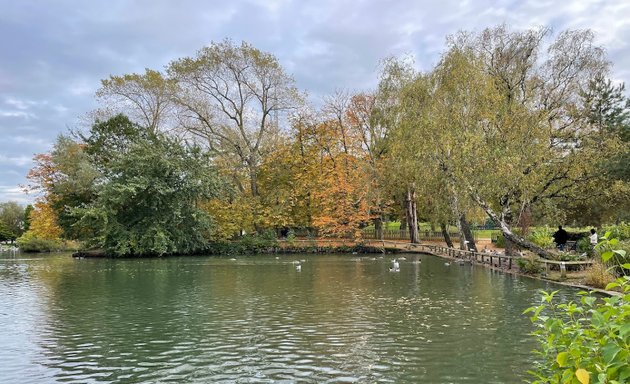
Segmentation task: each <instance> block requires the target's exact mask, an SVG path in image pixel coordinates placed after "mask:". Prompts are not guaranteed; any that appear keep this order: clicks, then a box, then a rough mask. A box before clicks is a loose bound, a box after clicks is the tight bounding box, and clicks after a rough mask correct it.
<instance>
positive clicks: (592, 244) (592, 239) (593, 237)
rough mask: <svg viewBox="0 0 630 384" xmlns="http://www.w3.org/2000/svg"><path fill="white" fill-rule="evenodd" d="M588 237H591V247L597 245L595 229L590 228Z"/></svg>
mask: <svg viewBox="0 0 630 384" xmlns="http://www.w3.org/2000/svg"><path fill="white" fill-rule="evenodd" d="M589 238H590V239H591V247H595V246H596V245H597V232H595V229H591V236H589Z"/></svg>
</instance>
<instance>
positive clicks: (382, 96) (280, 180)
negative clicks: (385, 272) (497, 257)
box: [23, 26, 630, 256]
mask: <svg viewBox="0 0 630 384" xmlns="http://www.w3.org/2000/svg"><path fill="white" fill-rule="evenodd" d="M609 74H610V63H609V61H608V60H607V58H606V56H605V51H604V49H603V48H602V47H599V46H597V45H596V44H595V43H594V40H593V34H592V33H591V32H590V31H565V32H562V33H560V34H559V35H557V36H556V37H553V36H552V35H551V33H550V31H549V30H548V29H545V28H541V29H535V30H526V31H511V30H509V29H508V28H507V27H505V26H499V27H495V28H490V29H487V30H484V31H482V32H481V33H465V32H462V33H459V34H457V35H455V36H452V37H450V38H449V39H448V40H447V44H446V48H445V52H444V54H443V55H442V57H441V59H440V61H439V62H438V64H437V65H436V66H435V67H434V68H432V69H431V70H430V71H428V72H417V71H416V70H415V69H414V66H413V63H411V62H409V61H408V60H406V59H404V58H402V59H401V58H389V59H386V60H384V61H383V63H382V66H381V71H380V74H379V83H378V86H377V87H376V89H373V90H369V91H365V92H360V93H349V92H343V91H340V92H336V93H335V94H334V95H331V96H330V97H328V98H326V99H325V100H323V101H322V103H321V106H319V107H314V106H313V105H312V104H309V102H308V99H307V97H306V95H305V94H304V93H303V92H301V91H300V90H298V89H297V87H296V86H295V82H294V80H293V78H292V77H291V76H290V75H288V74H287V73H286V72H285V70H284V69H283V68H282V66H281V65H280V63H279V62H278V60H277V59H276V58H275V57H274V56H273V55H271V54H269V53H265V52H261V51H260V50H258V49H256V48H255V47H252V46H251V45H249V44H247V43H242V44H240V45H238V44H235V43H233V42H231V41H229V40H226V41H223V42H219V43H212V44H211V45H210V46H208V47H204V48H202V49H201V50H200V51H198V52H197V54H196V55H195V56H193V57H186V58H182V59H178V60H175V61H173V62H172V63H170V64H169V65H168V66H167V67H166V69H165V70H164V71H157V70H151V69H147V70H146V71H145V73H142V74H127V75H122V76H111V77H110V78H108V79H105V80H103V81H102V87H101V89H100V90H99V91H98V93H97V98H98V100H99V102H100V105H101V108H100V109H98V110H96V111H93V112H92V115H91V116H92V118H93V121H95V123H94V125H93V126H92V127H91V128H90V129H89V131H87V132H83V133H75V134H70V135H62V136H60V137H59V138H58V140H57V142H56V143H55V145H54V148H53V149H52V150H51V151H50V152H49V153H46V154H41V155H37V156H36V158H35V159H36V166H35V167H34V168H33V170H32V171H31V172H30V174H29V179H30V180H31V188H33V189H36V190H40V191H41V192H42V195H41V196H42V197H41V199H40V201H38V203H37V204H36V207H35V211H34V212H39V214H38V213H35V215H36V216H37V215H39V217H44V216H45V217H49V218H50V219H51V220H52V222H53V223H54V224H55V225H54V226H52V227H51V228H50V231H51V233H52V234H53V235H54V236H59V237H62V238H65V239H78V240H81V241H84V242H87V243H88V244H90V245H91V246H94V247H101V248H104V249H106V250H107V251H108V252H109V253H111V254H115V255H145V254H153V255H161V254H176V253H190V252H195V251H199V250H202V249H204V247H206V246H207V244H208V243H209V242H220V241H224V240H227V239H232V238H235V237H238V236H241V235H243V234H244V233H247V234H253V233H258V234H260V233H263V232H265V231H279V230H280V229H282V228H284V229H303V230H316V231H317V233H318V234H319V235H320V236H331V237H335V236H345V237H348V236H350V237H360V236H361V229H362V228H364V227H365V226H367V225H374V226H375V228H376V230H377V232H378V231H380V229H381V228H382V225H383V223H384V222H385V221H390V220H400V221H401V223H402V225H403V226H405V227H408V228H409V229H410V234H411V235H410V236H411V240H412V241H414V240H417V228H418V222H419V221H420V220H422V221H429V222H431V223H434V225H435V226H436V228H437V227H441V228H443V229H446V228H447V226H448V225H452V224H455V225H457V226H458V228H459V229H460V231H461V233H462V234H463V236H461V244H460V245H462V246H463V245H464V244H467V245H466V246H467V247H474V238H473V236H472V234H471V231H470V223H471V222H483V221H484V220H485V219H486V218H490V219H491V220H492V221H493V222H494V224H495V225H496V226H498V227H500V228H501V230H502V232H503V235H504V236H505V238H506V239H507V240H508V242H509V243H511V244H512V243H515V244H517V245H519V246H521V247H524V248H526V249H530V250H532V251H534V252H537V253H539V254H541V255H543V256H545V255H547V252H548V251H546V250H544V249H542V248H540V247H537V246H536V245H535V244H532V243H531V242H528V241H527V240H526V239H524V238H523V237H521V236H519V235H517V234H516V233H515V232H514V229H515V228H516V227H522V228H527V227H528V226H530V225H532V224H536V223H545V222H553V223H563V222H567V221H571V222H575V223H580V224H591V225H598V224H601V223H603V222H611V221H616V220H623V219H627V218H628V212H629V208H630V202H629V200H630V199H629V198H628V196H630V188H629V184H628V182H629V181H630V171H629V169H628V166H627V165H628V159H630V150H629V145H628V140H629V138H630V137H629V136H630V133H629V126H630V124H629V123H630V120H629V112H630V108H629V104H628V101H627V99H626V98H625V95H624V88H623V85H614V84H613V83H612V82H611V81H610V80H609ZM44 213H45V214H44ZM519 233H523V231H520V232H519ZM24 236H27V237H28V236H32V235H29V232H26V234H25V235H24ZM24 236H23V237H24ZM32 237H33V236H32Z"/></svg>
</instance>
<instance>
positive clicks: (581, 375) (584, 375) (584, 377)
mask: <svg viewBox="0 0 630 384" xmlns="http://www.w3.org/2000/svg"><path fill="white" fill-rule="evenodd" d="M575 376H576V377H577V379H578V380H579V381H580V383H582V384H588V383H589V381H590V380H591V377H590V375H589V374H588V371H587V370H586V369H583V368H580V369H578V370H577V371H575Z"/></svg>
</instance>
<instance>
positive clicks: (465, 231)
mask: <svg viewBox="0 0 630 384" xmlns="http://www.w3.org/2000/svg"><path fill="white" fill-rule="evenodd" d="M459 222H460V226H461V233H460V236H461V237H463V238H464V239H465V241H468V243H466V244H465V245H464V248H465V249H466V250H467V251H470V250H471V249H472V250H473V251H475V252H477V245H476V244H475V237H474V236H473V233H472V230H471V229H470V224H469V223H468V220H466V215H464V214H463V213H462V214H460V216H459Z"/></svg>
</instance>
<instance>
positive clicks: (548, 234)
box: [527, 226, 554, 248]
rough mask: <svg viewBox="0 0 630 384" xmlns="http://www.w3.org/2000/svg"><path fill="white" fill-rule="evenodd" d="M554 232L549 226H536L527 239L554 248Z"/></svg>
mask: <svg viewBox="0 0 630 384" xmlns="http://www.w3.org/2000/svg"><path fill="white" fill-rule="evenodd" d="M552 235H553V232H552V231H551V228H549V227H546V226H545V227H541V228H536V229H535V230H534V231H533V232H532V233H531V234H530V235H529V236H528V237H527V239H528V240H529V241H531V242H532V243H534V244H536V245H538V246H539V247H542V248H553V244H554V243H553V237H552Z"/></svg>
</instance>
